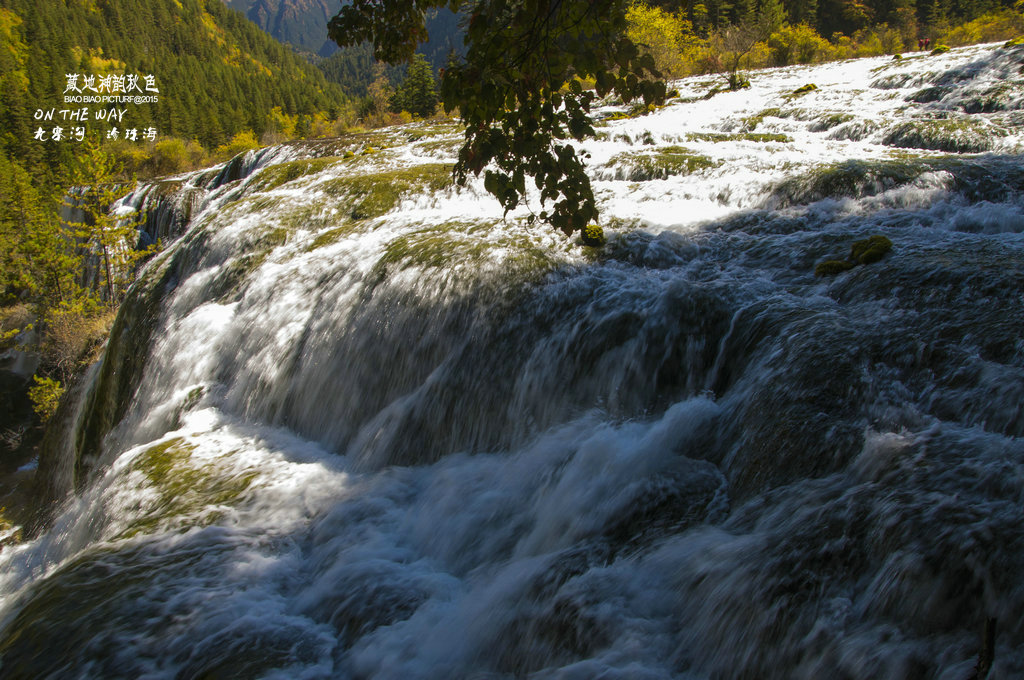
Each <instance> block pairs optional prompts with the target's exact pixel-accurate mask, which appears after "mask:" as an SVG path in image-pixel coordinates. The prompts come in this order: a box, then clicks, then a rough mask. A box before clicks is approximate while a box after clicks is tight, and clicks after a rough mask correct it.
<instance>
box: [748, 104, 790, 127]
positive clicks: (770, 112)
mask: <svg viewBox="0 0 1024 680" xmlns="http://www.w3.org/2000/svg"><path fill="white" fill-rule="evenodd" d="M768 117H772V118H782V117H783V116H782V111H781V109H778V108H774V107H773V108H770V109H764V110H762V111H759V112H758V113H755V114H754V115H753V116H748V117H747V118H744V119H743V120H742V123H743V125H742V130H743V131H744V132H753V131H754V130H756V129H757V126H758V125H760V124H761V123H763V122H764V119H765V118H768Z"/></svg>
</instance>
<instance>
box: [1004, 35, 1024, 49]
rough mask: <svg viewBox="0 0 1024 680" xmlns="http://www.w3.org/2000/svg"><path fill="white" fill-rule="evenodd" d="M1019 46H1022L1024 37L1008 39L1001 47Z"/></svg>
mask: <svg viewBox="0 0 1024 680" xmlns="http://www.w3.org/2000/svg"><path fill="white" fill-rule="evenodd" d="M1019 45H1024V35H1018V36H1017V37H1016V38H1010V39H1009V40H1007V41H1006V42H1005V43H1003V47H1005V48H1010V47H1018V46H1019Z"/></svg>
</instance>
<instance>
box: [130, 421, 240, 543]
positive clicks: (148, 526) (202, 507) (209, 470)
mask: <svg viewBox="0 0 1024 680" xmlns="http://www.w3.org/2000/svg"><path fill="white" fill-rule="evenodd" d="M195 451H196V446H195V444H191V443H188V442H186V441H185V440H184V439H182V438H181V437H175V438H173V439H169V440H167V441H165V442H162V443H160V444H156V445H154V446H151V447H149V448H148V449H146V450H144V451H143V452H142V453H140V454H139V455H138V456H137V457H136V458H135V459H134V460H132V462H131V466H130V469H131V470H132V471H135V472H140V473H142V474H143V475H144V476H145V477H146V480H147V482H148V483H149V484H150V485H151V486H152V488H153V489H154V490H155V491H156V495H155V496H154V497H153V498H152V499H151V500H149V501H148V502H147V503H146V504H145V505H144V507H143V512H142V514H141V515H140V516H138V517H137V518H136V519H135V521H133V522H132V523H131V524H130V526H129V527H128V528H127V529H125V530H124V531H123V532H122V533H121V534H120V535H119V536H118V538H131V537H132V536H135V535H137V534H139V533H150V532H152V531H153V530H156V529H158V528H169V527H171V526H175V525H179V524H181V523H183V522H184V523H186V524H189V525H199V526H205V525H209V524H212V523H214V522H216V521H217V520H219V519H220V518H221V517H222V515H223V513H222V512H221V511H220V510H218V508H222V507H223V506H226V505H230V504H231V503H233V502H234V501H236V500H238V499H239V498H240V497H241V496H242V494H244V493H245V492H246V491H247V490H248V489H249V487H250V486H251V485H252V482H253V480H255V479H256V477H257V473H256V472H255V471H253V470H243V471H235V470H229V469H225V468H224V467H223V466H221V465H218V464H217V462H216V460H205V461H196V460H194V457H193V454H194V453H195Z"/></svg>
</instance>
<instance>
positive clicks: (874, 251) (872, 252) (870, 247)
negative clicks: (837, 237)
mask: <svg viewBox="0 0 1024 680" xmlns="http://www.w3.org/2000/svg"><path fill="white" fill-rule="evenodd" d="M890 250H892V241H890V240H889V239H888V238H886V237H885V236H882V235H881V234H875V235H874V236H869V237H868V238H866V239H864V240H862V241H856V242H854V244H853V245H851V246H850V259H851V260H854V261H855V262H859V263H860V264H871V263H873V262H878V261H879V260H881V259H882V258H883V257H885V254H886V253H888V252H889V251H890Z"/></svg>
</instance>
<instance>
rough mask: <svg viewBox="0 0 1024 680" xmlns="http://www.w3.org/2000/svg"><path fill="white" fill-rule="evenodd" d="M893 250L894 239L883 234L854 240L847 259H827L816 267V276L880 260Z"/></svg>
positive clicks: (847, 269)
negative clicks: (891, 239)
mask: <svg viewBox="0 0 1024 680" xmlns="http://www.w3.org/2000/svg"><path fill="white" fill-rule="evenodd" d="M890 250H892V241H890V240H889V239H888V238H887V237H885V236H882V235H881V234H875V235H873V236H869V237H867V238H866V239H862V240H860V241H854V242H853V244H852V245H851V246H850V256H849V257H848V258H847V259H845V260H825V261H823V262H819V263H818V265H817V266H816V267H815V268H814V275H815V276H835V275H836V274H841V273H843V272H845V271H849V270H851V269H853V268H854V267H856V266H858V265H862V264H872V263H874V262H878V261H879V260H881V259H882V258H883V257H885V254H886V253H888V252H889V251H890Z"/></svg>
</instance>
